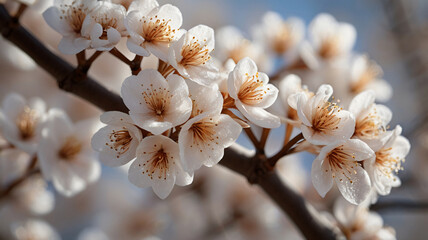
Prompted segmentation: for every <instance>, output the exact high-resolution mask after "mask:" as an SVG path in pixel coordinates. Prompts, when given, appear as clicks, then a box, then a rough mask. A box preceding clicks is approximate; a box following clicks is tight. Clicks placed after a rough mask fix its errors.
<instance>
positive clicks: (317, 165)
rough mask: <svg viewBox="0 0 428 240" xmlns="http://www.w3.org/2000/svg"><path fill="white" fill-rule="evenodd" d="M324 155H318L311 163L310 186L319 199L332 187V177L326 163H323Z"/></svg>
mask: <svg viewBox="0 0 428 240" xmlns="http://www.w3.org/2000/svg"><path fill="white" fill-rule="evenodd" d="M324 158H325V155H321V154H320V155H318V157H317V158H316V159H315V160H314V161H313V163H312V169H311V176H312V184H313V185H314V187H315V189H316V190H317V192H318V193H319V195H320V196H321V197H325V195H326V194H327V192H328V191H330V189H331V187H332V186H333V177H332V175H331V169H330V165H329V163H328V161H324Z"/></svg>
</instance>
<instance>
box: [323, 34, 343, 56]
mask: <svg viewBox="0 0 428 240" xmlns="http://www.w3.org/2000/svg"><path fill="white" fill-rule="evenodd" d="M339 53H340V52H339V48H338V40H337V38H335V37H329V38H326V39H324V41H322V43H321V47H320V48H319V50H318V54H319V55H320V56H321V57H322V58H324V59H331V58H334V57H336V56H338V55H339Z"/></svg>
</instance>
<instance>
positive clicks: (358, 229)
mask: <svg viewBox="0 0 428 240" xmlns="http://www.w3.org/2000/svg"><path fill="white" fill-rule="evenodd" d="M333 214H334V217H335V219H336V220H337V225H338V227H339V229H340V230H341V231H342V232H343V234H344V235H345V237H346V238H347V239H350V240H366V239H379V240H395V239H396V237H395V231H394V229H392V228H390V227H384V226H383V220H382V217H381V216H380V215H379V214H377V213H376V212H371V211H369V210H368V207H367V206H365V205H364V204H362V205H359V206H356V205H353V204H349V203H348V202H347V201H345V200H343V199H342V198H339V199H338V200H337V201H336V202H335V204H334V207H333Z"/></svg>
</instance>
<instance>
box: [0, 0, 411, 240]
mask: <svg viewBox="0 0 428 240" xmlns="http://www.w3.org/2000/svg"><path fill="white" fill-rule="evenodd" d="M43 17H44V19H45V21H46V23H47V24H48V25H49V26H50V27H51V28H53V29H54V30H55V31H56V32H58V33H59V34H61V36H62V39H61V40H60V42H59V45H58V49H59V50H60V51H61V52H62V53H64V54H80V53H84V52H85V51H86V50H91V49H92V50H95V51H104V52H109V51H110V52H112V53H113V52H117V51H119V50H118V49H116V47H118V44H119V42H120V41H126V47H127V49H128V50H129V51H130V52H132V53H133V54H135V55H136V56H140V57H141V58H143V57H149V56H152V57H155V58H156V59H157V62H158V65H157V69H151V68H147V69H142V70H138V71H136V72H133V75H131V76H128V77H127V78H126V79H124V80H123V79H120V80H121V81H122V80H123V82H122V84H121V89H120V95H121V97H122V99H123V102H124V104H125V105H126V107H127V108H128V110H129V112H127V113H124V112H118V111H109V112H105V113H103V114H102V115H101V117H100V120H101V122H102V123H103V124H104V125H103V126H102V127H100V126H98V124H96V123H95V122H94V121H91V120H84V121H81V122H77V123H76V124H73V123H72V121H71V120H70V118H69V117H68V116H67V114H66V113H65V112H64V111H63V110H61V109H57V108H51V109H49V110H48V109H47V107H46V104H45V103H44V102H43V101H42V100H41V99H38V98H34V99H30V100H28V101H27V100H26V99H24V98H23V97H22V96H20V95H18V94H14V93H13V94H9V95H8V96H6V98H5V99H4V100H3V104H2V108H1V109H0V137H1V138H4V142H1V141H0V144H1V145H0V166H1V167H0V173H1V175H0V184H1V185H2V187H6V186H8V184H9V183H11V182H13V181H16V180H17V179H19V178H20V177H22V176H24V177H25V176H27V175H31V176H30V177H31V181H26V182H25V184H23V185H21V186H20V189H22V190H20V189H18V190H17V191H14V194H16V195H17V196H16V197H15V196H14V197H15V198H16V199H18V200H19V201H15V202H14V203H18V204H20V205H22V206H24V207H25V208H28V209H29V210H30V211H33V212H35V213H46V212H49V211H50V210H51V209H52V204H53V196H52V193H51V192H50V191H48V190H47V186H46V182H47V181H51V182H52V184H53V186H54V187H55V189H56V190H57V191H58V192H59V193H61V194H63V195H65V196H68V197H70V196H74V195H75V194H77V193H79V192H81V191H83V190H84V189H85V188H86V187H87V186H88V185H89V184H90V183H92V182H94V181H96V180H97V179H98V178H99V176H100V172H101V169H100V164H99V162H98V160H99V161H101V162H102V163H104V164H105V165H107V166H110V167H119V166H124V165H126V166H127V171H128V174H127V175H128V179H129V181H130V182H131V183H132V184H134V185H136V186H137V187H141V188H145V187H151V188H152V190H153V192H154V193H155V194H156V195H157V196H158V197H159V198H161V199H165V198H166V197H168V196H169V195H170V193H171V192H172V190H173V188H174V185H178V186H186V185H189V184H191V183H192V182H193V180H194V175H195V172H196V171H197V170H201V172H202V171H203V170H202V169H203V166H206V167H213V166H215V165H216V164H218V163H219V162H220V161H221V160H222V158H223V156H224V152H225V149H226V148H228V147H230V146H232V145H235V146H236V145H237V144H234V143H235V142H236V141H237V139H238V137H239V136H240V134H241V132H242V130H243V129H245V130H246V131H245V132H246V134H247V135H248V136H249V137H250V139H251V138H253V139H251V140H252V141H253V143H254V145H255V148H259V147H260V146H258V145H262V144H260V143H261V142H262V141H267V140H266V139H267V136H265V137H266V138H265V139H264V140H262V138H263V137H262V136H260V135H261V134H259V133H260V132H261V131H260V130H261V129H263V132H264V133H265V134H266V133H267V134H269V131H270V129H274V128H279V127H280V126H284V128H285V132H286V133H285V136H284V139H285V140H284V145H283V147H286V146H287V144H288V143H291V142H293V140H290V139H291V138H292V137H294V140H296V139H297V141H296V142H295V143H294V145H293V146H291V147H294V148H292V149H287V150H289V151H286V154H284V155H287V154H292V153H298V152H303V151H306V152H309V153H312V154H314V155H315V158H314V161H313V162H312V168H311V179H312V184H313V186H314V188H315V190H316V191H317V192H318V194H319V195H320V196H321V197H323V198H324V197H325V196H326V195H327V193H329V192H330V191H331V189H332V188H333V185H336V186H337V188H338V190H339V192H340V193H341V195H342V196H343V198H344V199H346V202H345V201H340V200H338V201H337V203H336V205H335V209H334V216H330V215H329V216H327V219H328V220H329V221H330V222H331V223H334V224H335V225H336V226H337V227H338V228H339V230H340V231H341V232H342V233H343V234H344V235H345V236H346V237H347V238H351V239H354V238H357V239H358V238H360V239H365V238H372V237H378V238H381V239H393V238H394V237H395V236H394V235H395V233H394V232H393V230H392V229H389V228H386V227H383V222H382V219H381V218H380V217H379V216H378V215H377V214H375V213H372V212H370V211H369V210H368V206H369V204H371V203H374V202H375V201H376V200H377V196H378V195H388V194H390V192H391V189H392V188H393V187H398V186H400V184H401V183H400V179H399V178H398V176H397V172H398V171H399V170H401V169H402V163H403V162H404V161H405V157H406V156H407V154H408V153H409V151H410V143H409V141H408V140H407V139H406V138H405V137H403V136H402V135H401V133H402V129H401V127H400V125H397V126H395V127H394V128H392V129H391V128H390V126H389V124H390V122H391V119H392V112H391V110H390V109H389V108H388V107H386V106H385V105H382V104H378V103H377V102H384V101H387V100H388V99H389V98H390V97H391V95H392V90H391V87H390V86H389V84H388V83H386V81H385V80H383V79H382V78H381V75H382V69H381V68H380V66H379V65H377V63H375V62H374V61H373V60H370V59H369V57H368V56H367V55H362V54H358V53H355V52H354V51H353V46H354V43H355V40H356V31H355V29H354V27H353V26H352V25H350V24H348V23H342V22H338V21H337V20H336V19H334V18H333V17H332V16H330V15H328V14H320V15H318V16H316V17H315V19H314V20H313V21H312V22H311V23H310V24H309V26H308V29H305V25H304V23H303V21H302V20H300V19H298V18H295V17H291V18H288V19H283V18H282V17H281V16H280V15H279V14H277V13H274V12H268V13H266V14H265V15H264V17H263V19H262V21H261V23H260V24H258V25H256V26H254V28H253V29H252V32H251V33H252V34H251V35H252V36H253V39H252V40H250V39H247V38H246V37H245V34H244V33H242V32H241V31H240V30H238V29H237V28H235V27H232V26H226V27H223V28H221V29H218V30H216V34H214V30H213V29H212V28H210V27H208V26H205V25H197V26H195V27H193V28H190V29H189V30H185V29H182V28H181V26H182V24H183V17H182V14H181V12H180V10H179V9H178V8H177V7H176V6H173V5H171V4H165V5H160V4H159V3H158V2H157V1H156V0H134V1H115V0H113V1H110V0H102V1H97V0H58V1H55V3H54V6H51V7H50V8H48V9H47V10H46V11H45V12H44V13H43ZM306 34H307V35H308V36H307V37H306V36H305V35H306ZM118 48H119V47H118ZM214 48H216V50H215V51H214ZM277 63H281V64H282V65H283V67H282V68H280V69H279V70H278V69H277V71H275V74H273V72H274V71H273V69H274V66H275V65H276V64H277ZM268 74H269V75H268ZM333 89H334V96H333ZM312 90H316V91H312ZM266 130H267V131H266ZM91 137H92V138H91ZM254 139H255V140H254ZM257 141H258V142H257ZM263 147H264V146H263ZM257 150H260V149H257ZM263 150H264V149H263ZM260 152H261V153H262V154H264V151H259V152H258V153H260ZM275 156H276V155H275ZM275 156H273V157H272V158H270V156H269V154H268V155H266V156H265V157H266V158H267V159H268V160H269V159H273V158H275ZM281 157H282V156H281ZM292 160H293V161H297V159H292ZM260 161H262V160H260ZM281 163H282V162H278V164H276V167H277V168H276V170H278V171H282V170H281V167H280V164H281ZM273 165H275V164H273ZM263 166H265V165H263ZM271 167H272V168H273V167H275V166H271ZM38 169H40V172H41V174H42V176H43V178H40V176H38V175H36V174H37V173H38ZM210 170H211V169H210ZM264 170H266V169H263V171H264ZM212 171H213V172H214V171H215V170H212ZM266 171H268V170H266ZM34 173H36V174H35V175H33V174H34ZM202 173H203V174H204V175H208V173H207V172H202ZM216 174H217V173H216V172H215V173H214V174H212V175H210V176H208V177H207V178H209V179H210V181H213V182H215V181H216V178H221V177H223V175H220V173H218V174H219V175H216ZM299 174H300V173H299ZM287 175H292V174H291V173H287ZM286 181H287V180H286ZM228 184H230V186H223V188H224V189H229V190H223V191H224V192H228V193H227V194H224V195H225V196H222V197H224V198H226V197H227V196H229V195H233V194H234V193H235V192H238V193H239V191H240V190H241V189H239V188H240V187H239V186H238V187H236V186H234V185H233V184H232V182H230V183H228ZM211 187H212V186H211ZM230 189H233V190H230ZM231 192H233V193H231ZM238 193H236V194H237V195H239V194H238ZM29 194H33V195H37V196H38V197H37V198H35V197H31V198H30V197H28V196H29ZM246 194H247V193H245V194H244V195H245V196H247V195H246ZM210 197H212V198H213V199H214V200H212V201H213V202H215V201H216V200H218V199H217V198H215V197H213V196H210ZM240 197H242V196H237V197H236V198H237V199H239V200H242V199H241V198H240ZM251 197H254V196H253V195H251ZM251 197H249V198H251ZM26 199H32V201H35V202H36V203H34V202H29V201H25V200H26ZM221 200H222V201H226V200H224V199H221ZM239 200H234V201H236V202H239V203H236V202H233V203H230V205H234V204H235V205H240V204H241V202H240V201H239ZM349 203H351V204H349ZM235 205H234V208H239V207H241V206H235ZM22 206H21V207H22ZM216 206H217V205H216ZM224 206H226V204H224V205H223V207H224ZM258 207H259V208H261V207H260V206H258ZM231 208H232V207H231ZM249 208H252V206H251V207H249ZM259 208H257V209H258V211H263V210H260V209H259ZM129 211H130V212H131V211H135V212H137V210H135V209H131V210H129ZM195 212H196V211H195ZM219 214H221V213H219ZM253 214H257V213H253ZM119 215H120V214H119ZM134 215H135V213H134ZM25 224H26V225H25ZM23 225H25V228H28V229H29V230H28V231H30V230H31V228H47V227H46V226H44V225H43V224H42V223H39V222H31V221H30V222H27V223H23ZM369 225H370V226H369ZM21 228H23V227H22V226H21ZM45 232H51V230H49V231H48V230H45ZM55 234H56V233H52V235H55ZM127 234H129V233H127Z"/></svg>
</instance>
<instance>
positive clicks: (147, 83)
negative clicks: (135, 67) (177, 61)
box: [121, 69, 192, 134]
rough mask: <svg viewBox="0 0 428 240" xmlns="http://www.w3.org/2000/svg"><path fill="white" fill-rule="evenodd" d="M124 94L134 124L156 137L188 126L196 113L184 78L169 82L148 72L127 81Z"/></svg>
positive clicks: (177, 77)
mask: <svg viewBox="0 0 428 240" xmlns="http://www.w3.org/2000/svg"><path fill="white" fill-rule="evenodd" d="M121 95H122V98H123V101H124V103H125V105H126V106H127V107H128V109H129V115H130V116H131V118H132V120H133V121H134V123H135V124H136V125H137V126H139V127H141V128H142V129H144V130H147V131H149V132H151V133H153V134H161V133H163V132H165V131H166V130H169V129H171V128H173V127H175V126H177V125H179V124H182V123H184V122H185V121H186V120H187V119H188V118H189V116H190V113H191V111H192V100H190V98H189V90H188V87H187V85H186V82H185V81H184V79H183V78H182V77H180V76H179V75H176V74H172V75H169V76H168V77H167V78H166V79H165V78H164V77H163V76H162V75H161V74H160V73H159V72H158V71H156V70H153V69H146V70H143V71H141V72H140V73H139V74H138V75H137V76H130V77H128V78H127V79H125V81H124V82H123V85H122V89H121Z"/></svg>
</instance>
